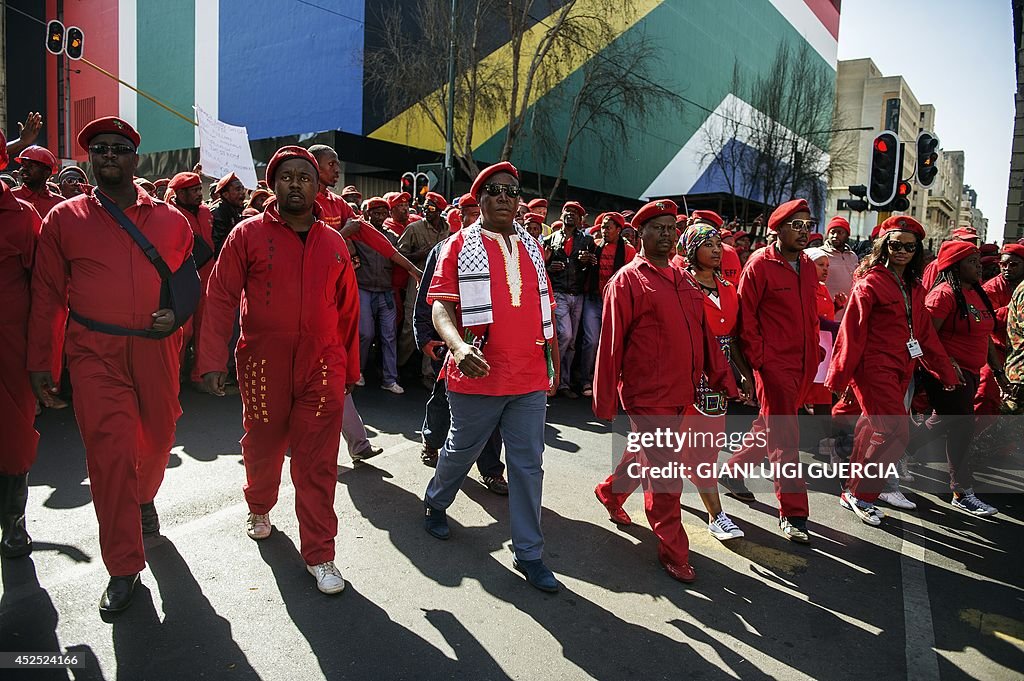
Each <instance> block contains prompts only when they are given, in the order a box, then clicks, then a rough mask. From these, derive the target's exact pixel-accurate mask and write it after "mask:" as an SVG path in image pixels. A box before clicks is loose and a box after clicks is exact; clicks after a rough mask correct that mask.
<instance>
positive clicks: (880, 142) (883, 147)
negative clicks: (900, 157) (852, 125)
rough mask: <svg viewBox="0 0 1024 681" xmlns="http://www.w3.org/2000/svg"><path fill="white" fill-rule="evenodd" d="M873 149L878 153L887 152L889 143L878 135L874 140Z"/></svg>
mask: <svg viewBox="0 0 1024 681" xmlns="http://www.w3.org/2000/svg"><path fill="white" fill-rule="evenodd" d="M875 151H877V152H878V153H880V154H885V153H888V151H889V145H888V144H886V143H885V140H884V139H882V138H881V137H879V138H878V139H876V140H875Z"/></svg>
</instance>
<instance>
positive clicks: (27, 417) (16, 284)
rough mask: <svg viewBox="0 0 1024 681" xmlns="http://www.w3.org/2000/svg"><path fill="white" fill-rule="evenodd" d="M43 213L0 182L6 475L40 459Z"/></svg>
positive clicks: (0, 391)
mask: <svg viewBox="0 0 1024 681" xmlns="http://www.w3.org/2000/svg"><path fill="white" fill-rule="evenodd" d="M40 222H41V221H40V219H39V214H38V213H37V212H36V210H35V209H34V208H33V207H32V206H31V205H30V204H28V203H26V202H25V201H19V200H18V199H16V198H14V195H13V194H12V193H11V190H10V188H9V187H8V186H7V185H6V184H4V183H3V182H0V344H2V345H3V348H4V349H3V351H2V352H0V442H2V443H3V447H2V448H0V475H24V474H25V473H28V471H29V469H30V468H32V464H33V463H35V460H36V445H38V444H39V433H37V432H36V429H35V425H34V421H35V418H36V412H35V409H36V400H35V397H34V396H33V395H32V387H31V385H30V384H29V380H28V371H27V370H26V369H25V366H26V363H25V359H26V356H27V353H28V347H27V342H28V310H29V303H30V302H31V300H30V293H29V284H30V282H31V281H32V258H33V256H34V254H35V251H36V239H37V238H38V236H39V224H40Z"/></svg>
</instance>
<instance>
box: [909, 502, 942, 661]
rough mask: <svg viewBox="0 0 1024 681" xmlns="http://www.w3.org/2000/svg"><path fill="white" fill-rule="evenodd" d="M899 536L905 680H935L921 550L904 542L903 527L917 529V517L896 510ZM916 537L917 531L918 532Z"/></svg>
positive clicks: (932, 642) (935, 659)
mask: <svg viewBox="0 0 1024 681" xmlns="http://www.w3.org/2000/svg"><path fill="white" fill-rule="evenodd" d="M900 518H901V520H902V521H903V528H904V532H903V538H902V539H901V540H900V572H901V573H902V575H903V630H904V632H905V634H906V640H907V679H908V681H937V680H938V678H939V658H938V656H937V655H936V654H935V628H934V627H933V625H932V604H931V601H930V600H929V598H928V581H927V579H926V577H925V572H924V566H925V562H924V560H925V553H926V551H925V549H924V547H923V546H921V545H920V544H916V543H914V542H912V541H907V539H906V536H907V531H906V530H907V528H908V527H909V526H913V527H914V528H915V529H916V530H918V531H920V530H921V528H922V525H921V520H920V519H919V518H918V517H917V516H915V515H914V514H913V513H900ZM918 535H919V536H920V532H918Z"/></svg>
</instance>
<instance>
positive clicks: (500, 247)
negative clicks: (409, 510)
mask: <svg viewBox="0 0 1024 681" xmlns="http://www.w3.org/2000/svg"><path fill="white" fill-rule="evenodd" d="M470 194H472V195H473V197H475V198H476V199H477V201H478V202H479V203H480V212H481V222H479V223H476V224H473V225H470V226H468V227H464V228H463V229H462V230H461V231H460V232H458V233H457V234H456V235H455V236H453V237H452V238H451V239H449V240H448V241H446V242H444V246H442V251H441V254H440V256H439V257H438V263H437V270H436V271H435V272H434V276H433V278H432V279H431V282H430V288H429V290H428V293H427V302H428V303H429V304H430V305H431V306H432V307H433V312H432V316H433V322H434V327H435V329H436V330H437V333H438V335H439V336H440V337H441V340H442V341H444V343H445V345H447V346H448V357H447V358H446V359H445V364H444V367H443V369H442V375H443V377H444V378H445V379H447V381H448V404H449V406H450V408H451V430H450V431H449V433H448V438H447V440H446V441H445V444H444V447H443V448H442V450H441V454H440V457H439V458H438V462H437V468H436V469H435V471H434V477H433V479H431V481H430V484H429V485H427V490H426V494H425V497H424V509H425V519H424V525H425V529H426V530H427V532H429V533H430V534H431V535H432V536H434V537H436V538H437V539H448V538H449V536H450V530H449V527H448V519H447V514H446V510H447V508H448V507H449V506H451V505H452V502H454V501H455V496H456V494H457V493H458V491H459V487H460V486H461V484H462V481H463V480H465V479H466V475H467V474H468V473H469V470H470V468H471V467H472V465H473V463H474V462H475V461H476V460H477V458H478V457H479V456H480V452H481V450H482V449H483V448H484V446H485V445H486V444H487V441H488V439H489V438H490V437H491V435H492V434H493V433H494V430H495V428H498V429H499V430H500V433H501V437H502V439H503V440H504V442H505V447H506V464H507V466H508V494H509V510H510V513H509V515H510V517H511V526H512V528H511V529H512V549H513V552H514V553H515V559H514V560H513V562H512V565H513V567H514V568H515V569H516V570H519V571H520V572H522V573H523V574H524V575H525V576H526V579H527V581H528V582H529V583H530V584H531V585H533V586H534V587H536V588H538V589H541V590H542V591H549V592H553V591H557V590H558V588H559V584H558V580H556V579H555V576H554V574H553V573H552V572H551V570H549V569H548V568H547V567H546V566H545V565H544V562H543V558H542V556H543V551H544V535H543V533H542V532H541V528H540V509H541V490H542V483H543V480H544V470H543V468H542V467H541V464H542V456H543V452H544V420H545V416H546V411H547V396H546V395H545V393H546V392H547V390H548V388H549V387H550V385H551V384H552V382H553V381H552V379H557V376H555V369H554V367H557V366H558V355H557V344H556V343H554V342H553V339H554V329H553V326H552V321H551V308H552V306H553V305H554V300H553V298H552V296H551V293H550V288H549V283H548V276H547V273H546V271H545V268H544V258H543V256H542V255H541V251H540V247H539V245H538V244H537V241H536V239H534V238H533V237H531V236H530V235H529V234H528V233H527V232H526V230H525V229H524V228H523V227H522V226H521V225H519V224H517V223H516V222H515V216H516V209H517V207H518V203H519V194H520V189H519V171H517V170H516V168H515V167H514V166H513V165H512V164H511V163H508V162H502V163H497V164H495V165H492V166H490V167H488V168H485V169H484V170H483V171H482V172H481V173H480V174H479V175H478V176H477V178H476V180H475V181H474V182H473V186H472V188H471V189H470Z"/></svg>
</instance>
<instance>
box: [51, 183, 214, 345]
mask: <svg viewBox="0 0 1024 681" xmlns="http://www.w3.org/2000/svg"><path fill="white" fill-rule="evenodd" d="M94 195H95V196H96V198H97V199H99V202H100V204H101V205H102V206H103V208H104V209H106V211H107V212H108V213H110V215H111V217H113V218H114V220H116V221H117V224H119V225H120V226H121V228H122V229H123V230H124V231H126V232H128V236H130V237H131V238H132V239H133V240H134V241H135V243H136V244H138V246H139V248H141V249H142V252H143V253H145V254H146V257H147V258H149V261H150V262H151V263H152V264H153V267H155V268H156V271H157V272H158V273H159V274H160V279H161V280H162V281H163V285H162V287H161V290H160V306H161V307H162V308H169V309H171V310H173V311H174V327H172V328H171V329H169V330H167V331H154V330H152V329H129V328H125V327H123V326H115V325H114V324H104V323H102V322H97V321H93V320H91V319H86V318H85V317H83V316H81V315H79V314H77V313H76V312H75V311H74V310H70V311H69V312H70V314H71V318H72V319H74V320H75V321H76V322H78V323H79V324H81V325H82V326H84V327H85V328H87V329H89V330H90V331H97V332H99V333H106V334H110V335H113V336H140V337H143V338H154V339H159V338H167V337H168V336H170V335H171V334H173V333H174V332H175V331H177V330H178V329H179V328H181V327H182V326H184V325H185V322H187V321H188V320H189V319H190V318H191V317H192V315H193V314H195V311H196V308H197V307H198V305H199V298H200V296H201V295H202V292H203V289H202V284H201V283H200V281H199V270H198V269H197V267H196V261H195V259H194V256H193V254H194V253H195V247H194V246H193V253H190V254H189V255H188V256H187V257H186V258H185V260H184V261H182V263H181V267H179V268H178V270H177V271H176V272H171V268H170V267H168V266H167V263H166V262H165V261H164V259H163V257H162V256H161V255H160V252H159V251H158V250H156V246H154V245H153V244H152V243H150V241H149V239H147V238H146V237H145V235H143V233H142V232H140V231H139V228H138V227H136V226H135V223H133V222H132V221H131V219H129V217H128V216H127V215H125V214H124V211H122V210H121V209H120V208H118V206H117V204H115V203H114V202H113V201H111V200H110V198H109V197H107V196H105V195H104V194H103V193H102V192H100V191H96V192H95V194H94ZM196 241H198V242H202V239H196ZM205 245H206V244H205V243H204V246H205ZM207 248H208V249H209V246H207ZM209 250H210V254H211V257H212V252H213V250H212V249H209ZM208 259H209V258H207V260H208Z"/></svg>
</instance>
